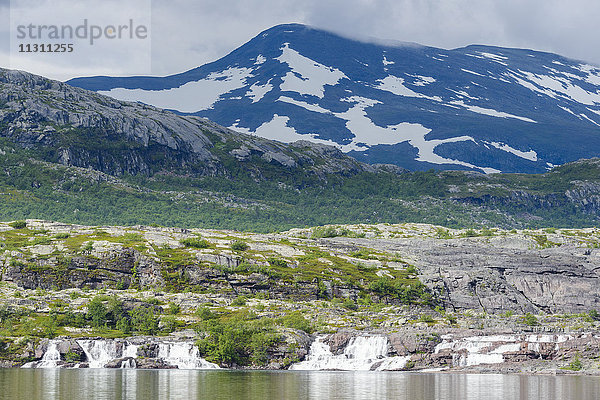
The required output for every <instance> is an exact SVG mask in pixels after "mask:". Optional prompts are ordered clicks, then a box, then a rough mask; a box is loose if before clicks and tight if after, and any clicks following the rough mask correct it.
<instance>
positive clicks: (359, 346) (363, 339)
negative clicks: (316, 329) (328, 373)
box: [290, 336, 410, 371]
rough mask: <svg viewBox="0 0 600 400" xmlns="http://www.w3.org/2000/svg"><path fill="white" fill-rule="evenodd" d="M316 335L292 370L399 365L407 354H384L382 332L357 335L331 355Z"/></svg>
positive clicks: (348, 369)
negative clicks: (379, 334)
mask: <svg viewBox="0 0 600 400" xmlns="http://www.w3.org/2000/svg"><path fill="white" fill-rule="evenodd" d="M324 340H325V337H318V338H317V339H316V340H315V341H314V342H313V343H312V344H311V346H310V350H309V352H308V355H307V356H306V360H305V361H302V362H299V363H296V364H293V365H292V366H291V367H290V369H291V370H345V371H370V370H378V371H384V370H394V369H402V368H404V366H405V365H406V363H407V362H408V360H409V359H410V357H387V354H388V339H387V337H385V336H356V337H353V338H352V339H350V341H349V342H348V345H347V346H346V348H345V349H344V352H343V353H342V354H338V355H334V354H333V353H332V352H331V350H330V349H329V345H327V344H326V343H325V342H324Z"/></svg>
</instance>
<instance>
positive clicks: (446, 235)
mask: <svg viewBox="0 0 600 400" xmlns="http://www.w3.org/2000/svg"><path fill="white" fill-rule="evenodd" d="M435 233H436V237H437V238H438V239H452V235H451V234H450V231H448V229H444V228H437V229H436V232H435Z"/></svg>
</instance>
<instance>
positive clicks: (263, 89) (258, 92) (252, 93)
mask: <svg viewBox="0 0 600 400" xmlns="http://www.w3.org/2000/svg"><path fill="white" fill-rule="evenodd" d="M270 82H271V79H269V82H267V83H265V84H264V85H259V84H258V83H254V84H253V85H252V86H250V90H248V91H247V92H246V97H250V98H251V99H252V102H253V103H256V102H258V101H260V99H262V98H263V97H265V94H267V93H269V92H270V91H271V90H272V89H273V85H271V83H270Z"/></svg>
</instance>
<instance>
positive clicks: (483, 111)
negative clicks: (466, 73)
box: [450, 100, 537, 124]
mask: <svg viewBox="0 0 600 400" xmlns="http://www.w3.org/2000/svg"><path fill="white" fill-rule="evenodd" d="M450 104H455V105H457V106H461V107H464V108H466V109H467V110H469V111H471V112H474V113H477V114H483V115H489V116H492V117H498V118H514V119H520V120H521V121H525V122H530V123H533V124H535V123H537V122H536V121H534V120H532V119H530V118H527V117H519V116H518V115H513V114H509V113H505V112H502V111H496V110H493V109H491V108H483V107H479V106H474V105H471V104H466V103H465V102H464V101H462V100H455V101H451V102H450Z"/></svg>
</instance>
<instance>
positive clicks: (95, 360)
mask: <svg viewBox="0 0 600 400" xmlns="http://www.w3.org/2000/svg"><path fill="white" fill-rule="evenodd" d="M77 344H79V346H81V348H82V349H83V352H84V353H85V356H86V357H87V361H88V365H89V367H90V368H104V366H105V365H106V364H107V363H108V362H110V361H111V360H114V359H116V358H121V357H123V346H122V344H121V343H119V342H116V341H114V340H78V341H77Z"/></svg>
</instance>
